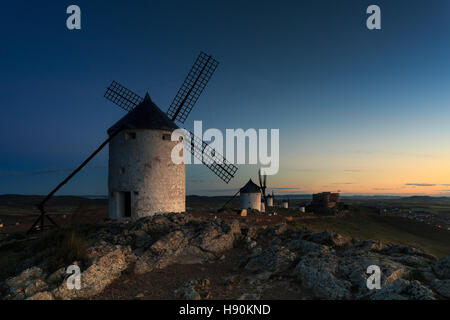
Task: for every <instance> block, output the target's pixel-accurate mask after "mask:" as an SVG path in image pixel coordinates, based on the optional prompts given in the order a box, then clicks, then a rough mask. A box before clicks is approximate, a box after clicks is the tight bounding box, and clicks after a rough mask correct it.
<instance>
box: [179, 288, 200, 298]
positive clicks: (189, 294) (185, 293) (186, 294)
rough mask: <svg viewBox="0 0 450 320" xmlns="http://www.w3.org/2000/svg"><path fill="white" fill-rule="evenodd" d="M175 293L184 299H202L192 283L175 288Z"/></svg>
mask: <svg viewBox="0 0 450 320" xmlns="http://www.w3.org/2000/svg"><path fill="white" fill-rule="evenodd" d="M175 295H176V296H177V297H178V298H180V299H184V300H200V299H201V298H202V297H201V296H200V294H199V293H198V292H197V291H196V290H195V289H194V288H193V287H192V286H190V285H188V286H186V285H183V286H182V287H180V288H178V289H177V290H175Z"/></svg>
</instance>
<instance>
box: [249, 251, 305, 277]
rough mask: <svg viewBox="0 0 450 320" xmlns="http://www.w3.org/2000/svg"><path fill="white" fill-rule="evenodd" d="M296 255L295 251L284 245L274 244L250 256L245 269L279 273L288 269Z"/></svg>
mask: <svg viewBox="0 0 450 320" xmlns="http://www.w3.org/2000/svg"><path fill="white" fill-rule="evenodd" d="M296 257H297V256H296V255H295V253H293V252H291V251H289V250H288V249H287V248H286V247H279V246H274V247H270V248H268V249H265V250H263V251H262V252H261V253H260V254H259V255H257V256H255V257H253V258H251V259H250V260H249V262H248V263H247V265H246V266H245V269H247V270H251V271H271V272H274V273H280V272H284V271H286V270H288V269H289V268H290V267H291V266H292V265H293V264H294V262H295V259H296Z"/></svg>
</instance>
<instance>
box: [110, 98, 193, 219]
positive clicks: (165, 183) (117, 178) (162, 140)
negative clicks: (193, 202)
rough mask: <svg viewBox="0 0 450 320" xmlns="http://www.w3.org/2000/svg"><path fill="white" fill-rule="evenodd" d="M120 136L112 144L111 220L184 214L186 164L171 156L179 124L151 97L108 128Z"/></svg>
mask: <svg viewBox="0 0 450 320" xmlns="http://www.w3.org/2000/svg"><path fill="white" fill-rule="evenodd" d="M119 128H122V130H121V132H120V133H119V134H118V135H117V136H116V137H115V138H114V139H112V140H111V142H110V144H109V170H108V189H109V217H110V218H112V219H116V218H122V217H131V216H132V213H134V214H133V216H135V217H140V216H148V215H152V214H155V213H159V212H184V211H186V206H185V202H186V201H185V198H186V192H185V181H186V179H185V165H184V163H181V164H174V163H173V161H172V159H171V152H172V149H173V148H174V147H175V145H176V144H177V143H178V142H177V141H171V133H172V131H173V130H175V129H177V128H178V126H177V125H176V124H175V123H174V122H173V121H172V120H170V119H169V117H168V116H167V115H166V114H165V113H164V112H162V111H161V109H159V108H158V107H157V106H156V105H155V104H154V103H153V101H152V100H151V99H150V96H149V95H148V93H147V94H146V95H145V98H144V100H143V101H142V102H141V103H140V104H139V105H138V106H137V107H136V108H134V109H133V110H132V111H130V112H129V113H128V114H126V115H125V116H124V117H123V118H122V119H120V120H119V121H118V122H117V123H116V124H114V125H113V126H112V127H111V128H109V129H108V134H111V133H114V132H115V131H116V130H118V129H119Z"/></svg>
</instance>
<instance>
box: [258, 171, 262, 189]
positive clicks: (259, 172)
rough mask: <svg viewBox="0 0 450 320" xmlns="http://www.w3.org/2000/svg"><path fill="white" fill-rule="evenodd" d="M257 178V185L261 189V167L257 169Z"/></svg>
mask: <svg viewBox="0 0 450 320" xmlns="http://www.w3.org/2000/svg"><path fill="white" fill-rule="evenodd" d="M258 178H259V187H260V188H261V189H262V187H263V184H262V179H261V169H258Z"/></svg>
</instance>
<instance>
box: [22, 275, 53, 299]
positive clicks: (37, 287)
mask: <svg viewBox="0 0 450 320" xmlns="http://www.w3.org/2000/svg"><path fill="white" fill-rule="evenodd" d="M47 287H48V285H47V284H46V283H45V282H44V281H42V280H41V279H37V280H33V281H32V282H31V284H30V285H28V286H27V287H26V289H25V295H26V296H27V297H31V296H33V295H35V294H36V293H38V292H39V291H44V290H46V289H47Z"/></svg>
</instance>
